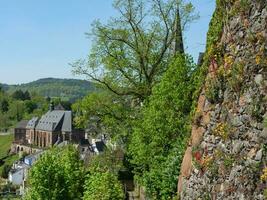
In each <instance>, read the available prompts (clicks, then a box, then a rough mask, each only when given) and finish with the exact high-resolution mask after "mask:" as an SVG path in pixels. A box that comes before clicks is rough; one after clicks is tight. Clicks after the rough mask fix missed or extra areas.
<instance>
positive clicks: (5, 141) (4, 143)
mask: <svg viewBox="0 0 267 200" xmlns="http://www.w3.org/2000/svg"><path fill="white" fill-rule="evenodd" d="M13 139H14V135H13V134H10V135H0V159H1V158H4V157H6V156H7V155H8V150H9V149H10V147H11V144H12V142H13ZM18 159H19V156H18V155H10V156H8V157H7V158H6V159H4V160H3V161H4V162H5V164H7V165H12V164H13V163H14V161H16V160H18ZM3 167H4V165H2V166H0V172H1V171H2V168H3Z"/></svg>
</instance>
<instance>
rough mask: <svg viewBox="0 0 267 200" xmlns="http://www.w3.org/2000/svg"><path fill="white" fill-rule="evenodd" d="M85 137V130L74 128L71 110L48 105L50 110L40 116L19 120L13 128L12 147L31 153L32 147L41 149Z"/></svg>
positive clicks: (74, 141) (75, 141) (77, 141)
mask: <svg viewBox="0 0 267 200" xmlns="http://www.w3.org/2000/svg"><path fill="white" fill-rule="evenodd" d="M84 138H85V131H84V130H80V129H75V128H74V127H73V124H72V112H71V111H66V110H64V108H63V107H62V106H61V105H59V106H56V107H54V106H53V104H51V105H50V110H49V111H48V112H47V113H46V114H44V115H43V116H42V117H41V118H38V117H34V118H32V119H31V120H29V121H21V122H20V123H19V124H18V125H17V127H16V129H15V141H14V145H15V147H14V149H15V151H16V152H17V153H18V152H19V151H21V150H22V151H25V152H26V153H33V152H36V151H32V149H35V150H37V149H43V148H47V147H51V146H53V145H55V144H59V143H61V142H64V141H70V142H73V143H79V141H80V140H82V139H84Z"/></svg>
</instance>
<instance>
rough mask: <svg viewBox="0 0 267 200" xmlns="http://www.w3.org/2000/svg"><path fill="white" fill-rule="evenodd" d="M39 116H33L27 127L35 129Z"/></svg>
mask: <svg viewBox="0 0 267 200" xmlns="http://www.w3.org/2000/svg"><path fill="white" fill-rule="evenodd" d="M38 120H39V118H38V117H33V118H32V119H31V120H30V121H29V122H28V124H27V126H26V128H28V129H34V128H35V127H36V125H37V123H38Z"/></svg>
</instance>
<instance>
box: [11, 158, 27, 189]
mask: <svg viewBox="0 0 267 200" xmlns="http://www.w3.org/2000/svg"><path fill="white" fill-rule="evenodd" d="M29 168H30V166H29V165H27V164H25V163H23V162H17V163H14V164H13V166H12V169H11V170H10V172H9V174H8V181H9V182H10V183H12V184H13V185H22V184H23V182H24V180H25V178H26V177H27V172H28V169H29Z"/></svg>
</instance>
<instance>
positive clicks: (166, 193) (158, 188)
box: [130, 56, 195, 199]
mask: <svg viewBox="0 0 267 200" xmlns="http://www.w3.org/2000/svg"><path fill="white" fill-rule="evenodd" d="M194 67H195V66H194V65H193V64H192V60H191V59H190V58H188V57H186V56H177V58H176V59H174V61H173V62H172V63H171V64H170V66H169V68H168V70H167V72H166V73H165V74H164V76H163V78H162V80H161V82H160V83H159V84H158V85H156V86H155V87H154V88H153V93H152V95H151V97H150V98H149V102H148V103H147V104H146V105H145V106H144V107H143V108H142V109H143V110H142V114H143V117H142V118H141V119H140V121H138V122H139V123H138V124H137V125H136V126H137V127H136V129H135V131H134V133H133V136H132V140H131V144H130V153H131V156H132V161H131V162H132V164H133V165H134V166H135V173H136V178H137V180H138V181H139V182H141V184H143V185H144V186H145V188H146V192H147V193H148V194H150V195H151V198H153V199H170V198H171V197H172V196H175V194H176V186H177V176H178V174H179V165H180V164H181V161H182V154H183V152H184V148H185V143H184V139H186V138H187V136H188V132H189V129H188V122H189V114H190V108H191V103H192V92H193V90H194V87H193V86H192V83H191V76H192V70H193V69H194ZM151 158H153V159H151ZM174 165H175V167H174ZM172 175H173V176H172Z"/></svg>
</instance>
